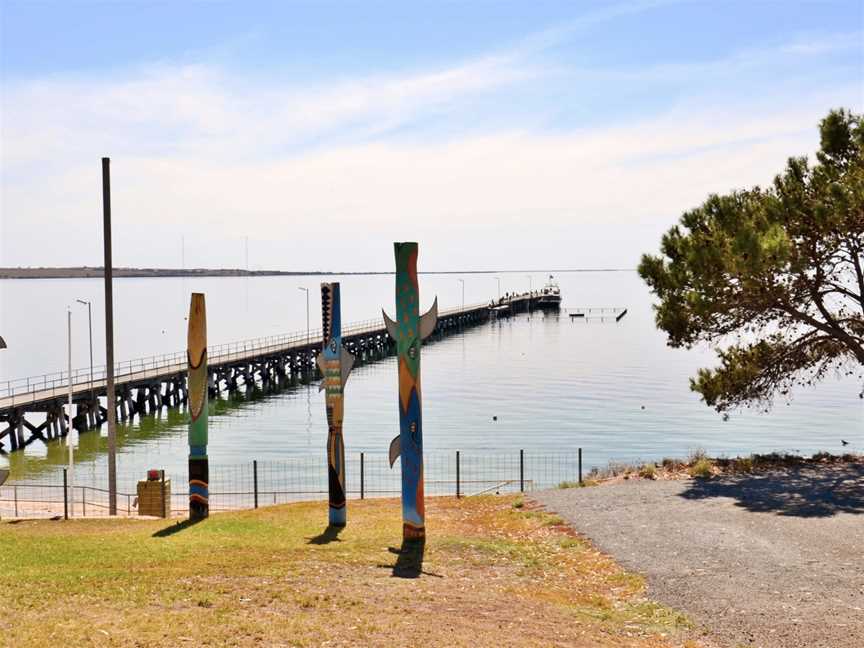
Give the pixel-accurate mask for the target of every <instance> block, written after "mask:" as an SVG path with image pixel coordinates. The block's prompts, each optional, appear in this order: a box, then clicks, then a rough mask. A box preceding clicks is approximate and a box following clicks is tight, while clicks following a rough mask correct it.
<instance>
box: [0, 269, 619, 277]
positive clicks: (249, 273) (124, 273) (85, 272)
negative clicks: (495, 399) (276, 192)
mask: <svg viewBox="0 0 864 648" xmlns="http://www.w3.org/2000/svg"><path fill="white" fill-rule="evenodd" d="M632 270H633V269H632V268H561V269H551V270H550V269H539V270H538V269H534V270H531V269H522V270H427V271H421V272H419V273H418V274H503V273H509V272H535V273H540V272H551V273H556V272H630V271H632ZM392 274H393V272H392V271H387V272H383V271H382V272H376V271H364V272H335V271H330V270H242V269H240V268H114V277H115V278H118V279H121V278H141V277H148V278H152V277H279V276H287V277H296V276H303V275H392ZM103 276H104V275H103V270H102V267H101V266H98V267H90V266H80V267H71V268H0V279H94V278H101V277H103Z"/></svg>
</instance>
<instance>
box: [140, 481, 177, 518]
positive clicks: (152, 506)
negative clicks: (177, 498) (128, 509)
mask: <svg viewBox="0 0 864 648" xmlns="http://www.w3.org/2000/svg"><path fill="white" fill-rule="evenodd" d="M163 484H164V492H163ZM138 515H153V516H155V517H171V480H170V479H166V480H165V481H164V482H163V481H161V480H160V481H155V480H146V481H139V482H138Z"/></svg>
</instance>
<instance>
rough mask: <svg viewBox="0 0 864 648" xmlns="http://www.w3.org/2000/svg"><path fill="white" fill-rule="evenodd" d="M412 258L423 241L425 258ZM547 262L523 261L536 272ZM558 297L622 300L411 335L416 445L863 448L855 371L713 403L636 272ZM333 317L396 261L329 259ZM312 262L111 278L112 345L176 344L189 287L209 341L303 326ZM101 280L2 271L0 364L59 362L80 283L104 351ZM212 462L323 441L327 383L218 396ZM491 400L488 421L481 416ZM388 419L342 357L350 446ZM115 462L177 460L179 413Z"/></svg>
mask: <svg viewBox="0 0 864 648" xmlns="http://www.w3.org/2000/svg"><path fill="white" fill-rule="evenodd" d="M421 263H422V259H421ZM498 276H499V277H500V278H501V289H502V291H505V292H506V291H517V290H520V291H521V290H526V289H527V288H528V285H529V279H528V277H527V276H526V275H524V274H506V273H505V274H501V275H498ZM464 278H465V301H466V303H471V302H479V301H486V300H488V299H489V298H491V297H493V296H495V295H496V294H497V291H498V287H497V282H496V280H495V277H494V276H493V275H466V276H465V277H464ZM544 278H545V277H544V275H542V274H535V275H532V281H533V285H534V287H535V288H536V287H538V286H540V285H542V283H543V281H544ZM558 279H559V282H560V284H561V289H562V293H563V296H564V306H565V307H584V306H626V307H627V308H628V309H629V313H628V315H627V316H626V317H625V318H624V319H623V320H622V321H621V322H620V323H617V324H616V323H614V322H611V321H610V322H605V323H602V322H591V323H588V322H582V321H573V322H571V321H570V319H569V318H568V317H566V316H565V315H564V314H563V312H562V315H561V316H560V317H559V316H555V315H543V314H542V313H535V314H532V315H531V316H528V315H525V314H523V315H519V316H518V317H515V318H512V319H509V320H503V321H501V322H494V323H489V324H488V325H484V326H480V327H477V328H473V329H470V330H467V331H465V332H464V333H463V334H460V335H453V336H450V337H447V338H445V339H444V340H441V341H438V342H435V343H434V344H431V345H429V346H428V347H426V348H424V351H423V369H422V371H423V393H424V428H425V430H424V442H425V445H426V448H427V450H429V451H430V452H434V451H444V450H447V451H451V450H455V449H461V450H463V451H466V452H469V453H481V452H495V451H510V450H517V449H519V448H526V449H530V450H533V451H548V452H550V453H551V452H556V451H561V450H572V449H574V448H575V447H577V446H582V447H584V448H585V452H586V462H587V463H588V464H589V465H590V464H602V463H605V462H606V461H607V460H610V459H618V460H634V459H637V458H642V459H653V458H660V457H662V456H682V455H686V453H687V452H688V451H690V450H692V449H695V448H704V449H706V450H707V451H708V452H709V453H710V454H714V455H720V454H727V455H737V454H749V453H751V452H768V451H773V450H780V451H793V452H802V453H812V452H816V451H819V450H828V451H834V452H839V451H840V450H841V445H840V439H841V438H844V439H847V440H849V441H851V442H852V445H851V446H850V448H852V449H856V450H860V449H862V434H861V430H862V425H864V420H862V419H864V409H862V403H864V401H861V400H860V399H859V398H858V393H859V391H860V384H859V383H858V381H854V380H849V379H845V380H837V379H834V378H830V379H829V380H827V381H826V382H825V383H823V384H821V385H820V386H818V387H817V388H814V389H810V390H799V391H798V392H796V393H795V394H794V399H793V400H792V401H791V402H790V403H788V404H787V403H785V402H778V403H777V404H776V405H775V407H774V409H773V410H772V411H771V412H770V413H768V414H760V413H756V412H751V411H744V412H742V413H737V414H733V415H732V416H731V418H730V419H729V420H728V421H723V420H722V419H721V418H720V416H719V415H718V414H716V413H715V412H713V411H712V410H711V409H709V408H708V407H706V406H705V405H704V404H703V403H701V402H700V401H699V399H698V396H697V395H695V394H693V393H691V392H690V391H689V388H688V382H687V380H688V377H689V376H691V375H692V374H693V373H694V372H695V370H696V369H697V368H698V367H700V366H706V365H709V364H711V363H712V357H711V354H710V353H709V352H708V350H704V349H703V350H698V351H676V350H672V349H669V348H667V347H666V345H665V337H664V336H663V335H662V334H661V333H659V332H658V331H656V329H655V328H654V325H653V315H652V312H651V296H650V295H649V293H648V292H647V289H646V288H645V287H644V285H643V284H642V282H641V281H640V280H639V278H638V276H637V275H636V274H635V273H633V272H617V273H572V274H563V275H560V276H559V277H558ZM339 280H341V282H342V298H343V321H348V322H351V321H357V320H362V319H367V318H373V317H378V316H379V315H380V308H381V306H382V305H383V306H384V307H386V308H387V309H388V311H391V314H392V303H393V277H391V276H373V277H369V276H362V277H361V276H356V277H341V278H339ZM319 281H320V278H319V277H298V278H285V277H274V278H256V279H239V278H238V279H233V278H230V279H223V278H213V279H198V280H191V279H121V280H117V282H116V284H115V285H116V287H115V292H116V296H115V312H116V324H115V327H116V340H117V342H116V345H117V358H118V360H126V359H130V358H134V357H138V356H146V355H151V354H157V353H164V352H169V351H176V350H180V349H182V348H183V347H184V343H185V341H184V337H185V322H184V319H183V318H184V316H185V314H186V310H187V308H188V294H189V292H191V291H193V290H195V291H203V292H205V293H206V295H207V306H208V330H209V336H210V342H211V344H216V343H221V342H229V341H235V340H241V339H245V338H251V337H256V336H263V335H272V334H276V333H282V332H289V331H299V330H303V329H304V328H305V326H306V301H305V300H306V297H305V294H304V293H303V292H302V291H300V290H298V287H301V286H302V287H308V288H310V289H311V291H310V292H311V297H310V318H311V324H312V327H313V328H315V327H317V326H318V325H319V321H320V314H319V304H318V292H317V291H318V282H319ZM101 287H102V284H101V282H100V281H98V280H58V281H50V280H39V281H0V309H2V310H0V330H2V333H3V335H4V337H5V338H6V340H7V342H8V344H9V349H8V350H6V351H4V352H3V353H0V381H2V380H6V379H10V378H18V377H24V376H27V375H36V374H39V373H43V372H46V371H55V370H60V369H62V368H64V367H65V358H66V356H65V353H66V352H65V343H66V330H65V325H66V319H65V318H66V311H65V308H66V304H68V303H70V302H72V301H73V300H74V299H76V298H81V299H92V300H93V304H94V319H95V320H96V321H95V322H94V339H95V341H96V347H97V348H96V358H97V364H98V363H100V359H102V358H104V351H103V346H102V344H100V342H101V341H102V340H103V335H104V334H103V332H102V329H101V327H100V326H99V322H100V321H101V317H102V301H101ZM461 290H462V288H461V284H460V283H459V282H458V280H457V277H456V276H452V275H424V276H422V277H421V294H422V302H423V304H424V308H425V307H428V306H429V304H431V301H432V299H433V297H434V296H435V295H436V294H437V295H438V298H439V303H440V304H441V306H442V308H446V307H450V306H457V305H459V304H460V303H461V301H462V293H461ZM73 312H74V341H73V349H74V364H75V365H76V366H85V365H86V364H87V330H86V327H87V319H86V308H84V307H81V306H77V305H76V307H75V310H74V311H73ZM214 408H215V410H214V411H215V414H214V415H213V416H212V418H211V431H210V446H209V454H210V460H211V464H213V465H217V464H219V465H228V464H236V463H241V462H246V461H250V460H251V459H259V460H266V459H279V458H285V457H288V456H292V455H310V454H320V453H322V452H323V450H324V444H325V438H326V429H327V428H326V420H325V415H324V398H323V394H320V393H319V392H318V389H317V385H309V386H305V385H300V386H298V387H296V388H291V389H288V390H286V391H284V392H282V393H280V394H277V395H271V396H266V397H261V398H258V399H255V400H251V401H239V402H232V403H226V402H222V403H217V404H214ZM493 416H497V421H494V420H493V418H492V417H493ZM397 429H398V414H397V409H396V365H395V359H394V358H388V359H385V360H382V361H380V362H377V363H373V364H369V365H366V366H363V367H360V368H359V369H357V370H355V371H354V373H352V375H351V379H350V380H349V385H348V389H347V392H346V417H345V428H344V430H345V438H346V446H347V450H348V452H355V451H367V452H385V451H386V449H387V446H388V443H389V441H390V439H391V438H392V437H393V436H394V435H395V434H396V432H397ZM119 434H120V450H119V454H118V472H119V474H120V477H121V479H120V481H121V485H124V484H125V485H131V484H132V483H133V482H134V481H135V480H137V479H138V478H139V477H140V476H141V475H142V473H143V471H144V470H145V469H147V468H150V467H163V468H165V469H167V470H168V471H169V472H172V473H177V474H182V473H184V472H185V462H186V452H187V446H186V429H185V422H184V418H183V414H182V413H178V412H174V413H170V414H164V413H163V415H162V417H161V418H159V419H153V418H151V419H145V420H144V421H143V422H141V423H137V422H136V424H135V425H134V426H132V427H129V428H126V427H123V428H121V429H120V431H119ZM72 443H73V444H74V445H75V446H76V453H77V464H78V468H77V470H76V480H77V481H78V483H82V482H88V481H89V482H92V483H95V484H101V483H104V481H105V479H104V475H105V472H106V468H105V456H104V443H105V441H104V438H100V437H99V435H98V433H93V432H90V433H86V434H83V435H81V438H80V439H78V438H77V435H73V437H72ZM65 461H66V448H65V445H63V444H62V443H56V444H53V445H52V446H51V447H48V448H45V447H44V446H43V445H41V444H39V443H38V442H37V443H35V444H33V445H31V446H30V447H29V448H28V449H27V450H26V451H25V452H24V453H16V454H15V455H13V456H11V457H6V458H2V457H0V462H9V463H10V464H11V466H12V468H13V470H14V472H15V475H16V476H17V477H18V478H26V477H37V476H40V475H44V474H46V473H51V472H56V471H57V470H58V467H59V466H61V465H62V464H63V463H64V462H65Z"/></svg>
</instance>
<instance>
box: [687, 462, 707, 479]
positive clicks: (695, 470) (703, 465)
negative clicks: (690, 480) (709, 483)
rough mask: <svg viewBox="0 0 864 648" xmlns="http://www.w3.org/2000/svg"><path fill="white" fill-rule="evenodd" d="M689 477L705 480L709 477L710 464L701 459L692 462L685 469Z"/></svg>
mask: <svg viewBox="0 0 864 648" xmlns="http://www.w3.org/2000/svg"><path fill="white" fill-rule="evenodd" d="M687 472H689V473H690V476H691V477H694V478H700V479H705V478H707V477H710V476H711V462H710V461H709V460H708V459H706V458H705V457H702V458H701V459H697V460H696V461H695V462H693V463H692V464H691V465H690V467H689V468H688V469H687Z"/></svg>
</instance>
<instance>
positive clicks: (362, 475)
mask: <svg viewBox="0 0 864 648" xmlns="http://www.w3.org/2000/svg"><path fill="white" fill-rule="evenodd" d="M364 463H365V462H364V453H362V452H361V453H360V499H361V500H362V499H364V498H365V497H366V483H365V478H366V475H365V472H366V471H365V466H364Z"/></svg>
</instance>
